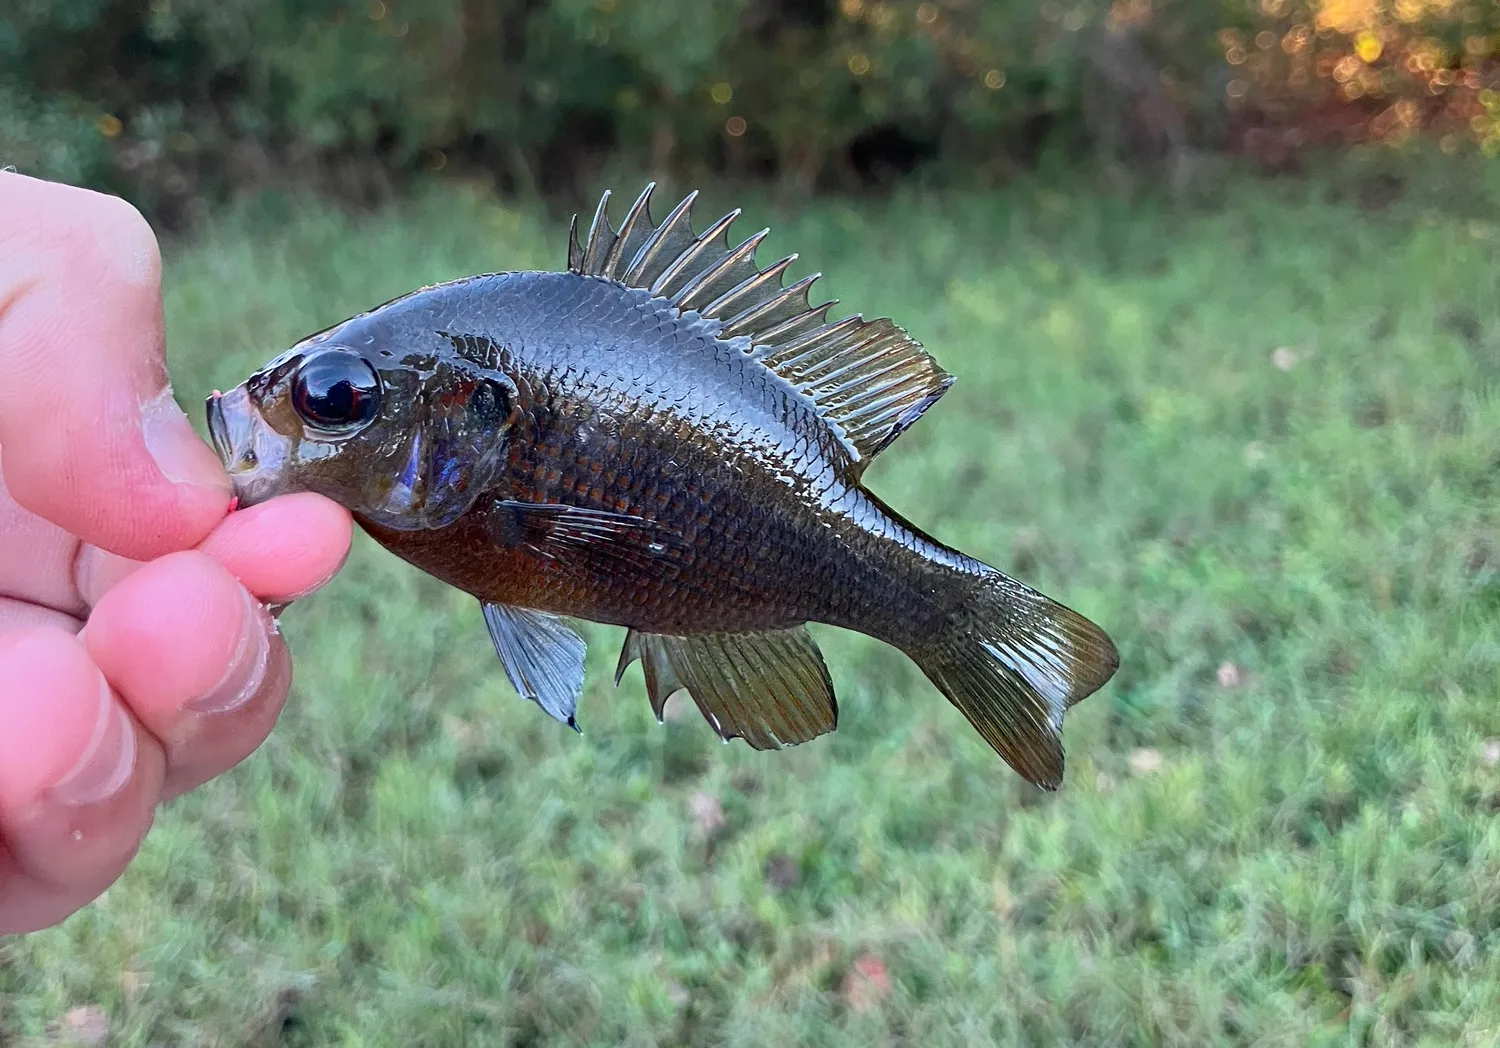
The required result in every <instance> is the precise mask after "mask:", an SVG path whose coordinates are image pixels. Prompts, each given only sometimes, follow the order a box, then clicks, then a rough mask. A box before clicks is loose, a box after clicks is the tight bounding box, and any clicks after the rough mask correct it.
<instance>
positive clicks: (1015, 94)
mask: <svg viewBox="0 0 1500 1048" xmlns="http://www.w3.org/2000/svg"><path fill="white" fill-rule="evenodd" d="M1496 29H1497V15H1496V9H1495V5H1494V4H1491V3H1489V2H1487V0H1260V2H1259V3H1256V4H1254V5H1250V4H1247V3H1245V2H1244V0H1118V2H1116V3H1113V4H1112V5H1106V4H1103V3H1097V2H1092V0H1077V2H1063V0H1044V2H1042V3H1040V4H1037V3H1035V2H1032V0H838V2H836V3H835V2H834V0H358V2H354V0H149V2H141V0H13V2H12V4H11V5H9V6H8V8H7V9H6V11H5V12H3V13H0V162H4V163H11V164H15V165H17V166H18V167H21V168H23V169H25V170H30V171H35V172H37V173H40V174H45V175H49V176H52V177H58V178H65V179H69V180H72V181H83V182H89V183H92V184H96V185H104V186H108V187H110V188H113V189H116V190H119V191H123V192H126V193H127V194H128V195H130V196H131V197H132V198H133V199H134V200H135V201H136V202H137V203H138V204H140V205H141V206H142V207H143V208H145V209H147V210H148V211H151V212H154V213H156V214H157V215H158V216H159V217H165V218H168V219H171V218H174V217H178V216H184V215H188V214H190V213H191V209H192V208H193V207H194V206H198V205H200V204H201V203H202V202H203V201H206V200H211V199H213V198H215V197H218V196H220V195H222V194H223V193H225V192H227V191H231V190H233V189H234V188H236V187H237V186H241V185H245V184H260V183H264V182H265V181H267V180H270V179H274V178H277V177H287V176H290V177H297V178H305V177H314V178H316V179H320V180H322V181H323V182H324V183H325V184H327V185H328V186H329V187H331V188H335V189H337V190H339V191H341V192H344V193H355V194H369V193H372V192H379V191H381V190H382V189H383V188H384V187H385V186H387V185H388V183H389V180H390V179H391V178H392V177H393V176H396V177H399V176H401V175H404V174H406V173H410V172H413V171H417V170H420V169H423V168H430V169H443V168H451V169H454V170H459V169H462V170H470V171H472V170H482V171H485V172H489V173H491V174H493V175H494V176H495V177H497V178H498V179H499V180H500V181H501V182H503V183H504V184H506V185H510V186H521V187H524V188H531V189H538V190H542V191H546V192H556V191H562V192H572V191H574V190H576V189H577V188H578V185H579V184H580V183H581V182H584V181H587V180H588V178H589V177H590V176H591V174H592V173H594V171H595V170H596V167H597V164H598V163H599V161H600V160H601V159H602V158H603V157H605V156H609V155H613V156H619V157H622V158H623V159H625V160H627V161H629V162H632V163H638V164H642V165H646V166H651V167H654V168H655V169H657V170H659V171H662V172H663V173H666V172H676V173H679V174H691V175H697V174H701V173H703V172H708V171H712V172H720V173H728V174H732V175H739V176H750V177H774V178H776V179H778V180H780V181H781V182H783V183H784V184H785V185H786V186H788V187H790V188H792V189H794V190H796V191H799V192H806V191H810V190H812V189H816V188H819V187H826V186H829V185H833V184H848V183H851V182H855V181H860V180H862V181H866V182H868V181H872V180H875V181H879V180H882V179H886V178H889V177H892V176H899V175H900V174H903V173H905V172H907V171H909V170H911V169H912V168H914V167H915V166H916V165H917V164H919V163H921V162H922V161H924V160H934V159H935V160H939V161H942V162H944V163H945V164H947V165H948V168H949V170H950V171H957V170H962V171H964V172H965V173H966V175H968V176H970V177H973V178H978V179H993V178H996V177H1000V176H1002V175H1003V174H1004V172H1005V171H1007V170H1008V169H1009V168H1010V167H1011V166H1013V165H1015V164H1017V163H1028V162H1030V161H1031V160H1033V159H1034V158H1035V156H1036V155H1037V153H1038V151H1039V150H1041V149H1043V148H1046V147H1048V146H1060V147H1079V146H1083V147H1087V148H1092V149H1104V150H1107V151H1109V152H1111V153H1115V154H1120V155H1123V156H1125V157H1126V158H1127V159H1130V160H1132V161H1135V162H1141V161H1149V162H1168V163H1174V164H1175V163H1177V162H1178V161H1180V160H1181V159H1182V158H1183V157H1184V156H1186V155H1188V154H1190V153H1191V152H1193V151H1195V150H1201V149H1207V148H1216V147H1220V146H1225V145H1228V146H1230V147H1233V148H1237V149H1247V150H1249V151H1251V152H1258V153H1267V154H1268V155H1269V154H1272V153H1275V152H1276V150H1278V149H1280V150H1281V151H1283V152H1286V151H1288V150H1290V151H1291V152H1295V151H1296V150H1298V149H1300V148H1301V147H1302V146H1303V145H1305V144H1307V143H1308V142H1312V141H1318V140H1339V141H1343V140H1347V139H1349V138H1353V137H1365V138H1374V139H1378V140H1381V141H1400V140H1402V139H1403V138H1404V137H1408V136H1409V135H1410V134H1411V133H1413V132H1415V131H1416V130H1419V129H1421V128H1424V127H1429V126H1437V125H1441V126H1440V133H1441V134H1443V135H1445V136H1447V137H1445V138H1444V139H1443V141H1444V142H1445V148H1449V147H1451V148H1457V147H1458V146H1459V145H1461V144H1462V143H1463V142H1465V141H1467V142H1479V143H1482V144H1485V148H1488V149H1495V148H1500V132H1497V131H1496V121H1495V119H1494V117H1495V116H1497V115H1500V105H1497V103H1500V95H1496V94H1494V93H1493V92H1492V91H1490V90H1489V88H1490V87H1491V86H1493V85H1491V84H1490V83H1489V79H1488V77H1489V73H1488V69H1489V62H1490V58H1491V54H1492V52H1493V51H1494V50H1495V41H1496ZM1314 117H1316V119H1314ZM1273 159H1274V158H1273Z"/></svg>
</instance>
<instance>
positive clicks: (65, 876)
mask: <svg viewBox="0 0 1500 1048" xmlns="http://www.w3.org/2000/svg"><path fill="white" fill-rule="evenodd" d="M0 724H4V725H5V730H4V731H3V732H0V841H3V842H4V846H5V850H6V852H7V853H8V855H9V858H8V859H7V861H6V863H5V876H6V877H7V881H6V883H5V884H4V885H3V888H4V890H3V891H0V932H19V931H28V930H31V929H33V928H36V927H43V926H45V925H46V924H49V923H52V922H53V921H54V920H55V919H56V918H57V916H58V915H57V913H56V912H55V911H56V908H57V907H59V906H61V907H62V908H63V909H64V910H65V911H66V912H72V910H73V909H77V908H78V907H80V906H82V905H84V904H85V903H87V902H88V901H89V900H90V899H92V898H94V897H95V896H96V895H98V894H99V892H101V891H103V890H104V889H105V888H106V887H108V886H109V885H110V884H111V883H113V881H114V880H115V879H116V878H117V877H118V876H119V875H120V873H121V871H123V870H124V868H125V865H126V864H127V863H128V862H129V861H130V859H131V857H132V856H134V854H135V852H136V850H137V848H138V847H139V846H140V842H141V840H142V838H144V836H145V834H146V831H147V830H148V829H149V828H150V825H151V816H152V812H153V811H154V810H155V806H156V802H157V799H158V797H159V796H160V793H161V782H162V772H163V760H162V753H161V749H160V747H159V746H158V745H157V744H156V742H155V741H154V740H153V739H152V738H151V737H150V736H149V735H147V734H146V733H145V732H143V731H141V730H140V728H139V726H138V725H137V724H136V722H135V720H134V719H133V718H132V717H131V716H130V713H129V711H128V710H126V708H125V707H124V705H122V704H121V703H120V701H119V699H118V698H117V697H116V696H115V695H114V694H113V692H112V691H111V690H110V688H109V687H108V685H107V684H106V683H105V681H104V678H103V676H102V675H101V674H100V672H99V670H98V669H97V668H96V667H95V666H94V665H93V663H92V662H90V661H89V658H88V655H87V653H86V652H85V650H84V647H83V645H82V644H80V643H79V641H78V639H77V638H76V637H73V636H70V635H69V634H67V633H65V632H63V631H61V630H57V629H52V628H45V627H44V628H39V629H27V630H18V631H15V632H13V633H9V634H6V635H4V636H0ZM37 884H44V885H48V886H50V887H51V891H50V892H49V893H47V894H48V896H49V899H47V900H43V901H44V902H45V903H46V904H47V905H46V907H43V910H44V912H38V911H36V910H34V908H33V903H34V902H35V900H34V899H33V897H32V894H30V893H28V892H27V891H26V888H27V887H28V886H31V887H35V886H36V885H37ZM49 907H50V908H49Z"/></svg>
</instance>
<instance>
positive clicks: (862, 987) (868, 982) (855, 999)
mask: <svg viewBox="0 0 1500 1048" xmlns="http://www.w3.org/2000/svg"><path fill="white" fill-rule="evenodd" d="M890 995H891V977H890V974H889V973H888V972H887V971H886V970H885V962H884V961H882V960H881V959H880V958H879V957H876V956H875V955H874V954H873V953H866V954H861V955H860V957H859V959H858V960H857V961H855V962H854V967H853V968H851V969H850V970H849V974H848V975H845V976H844V998H845V999H846V1000H847V1001H848V1002H849V1007H850V1008H853V1009H854V1011H855V1012H856V1013H857V1014H859V1015H863V1014H865V1013H866V1012H868V1011H869V1010H870V1009H871V1008H874V1007H875V1006H876V1005H878V1004H879V1003H880V1002H881V1001H883V1000H885V999H886V998H887V997H889V996H890Z"/></svg>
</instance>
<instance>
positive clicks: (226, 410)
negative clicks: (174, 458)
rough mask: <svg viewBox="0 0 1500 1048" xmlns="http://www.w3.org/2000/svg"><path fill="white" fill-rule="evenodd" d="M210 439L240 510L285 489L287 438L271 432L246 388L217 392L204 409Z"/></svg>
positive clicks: (263, 500) (240, 387)
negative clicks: (284, 466) (283, 466)
mask: <svg viewBox="0 0 1500 1048" xmlns="http://www.w3.org/2000/svg"><path fill="white" fill-rule="evenodd" d="M204 409H205V412H206V414H207V416H208V438H209V441H210V442H211V443H212V444H213V448H214V453H215V454H217V455H218V456H219V461H220V462H222V463H223V464H224V469H225V471H226V472H227V473H228V474H229V480H230V483H231V484H232V485H233V487H234V496H235V498H237V499H238V500H239V505H240V506H241V507H249V506H253V505H256V504H257V503H260V502H265V501H266V500H267V499H270V498H273V497H275V496H276V495H278V494H280V493H281V490H282V488H283V487H284V486H285V479H286V478H285V477H284V476H283V474H284V470H283V469H282V468H281V467H282V465H283V464H284V462H285V459H286V454H285V448H284V445H285V443H286V442H285V438H282V437H280V436H278V435H277V434H275V433H273V432H271V431H270V429H269V427H267V426H266V424H265V422H264V421H263V420H262V419H261V417H260V412H259V411H258V410H256V407H255V404H254V402H253V401H252V400H251V399H250V395H249V393H248V392H247V391H246V389H245V387H244V386H239V387H237V388H235V389H232V390H230V391H229V392H228V393H220V392H218V391H217V390H215V391H214V394H213V395H212V396H210V397H209V398H208V402H207V403H206V404H205V405H204Z"/></svg>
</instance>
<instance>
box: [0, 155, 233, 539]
mask: <svg viewBox="0 0 1500 1048" xmlns="http://www.w3.org/2000/svg"><path fill="white" fill-rule="evenodd" d="M165 348H166V347H165V334H164V331H163V326H162V304H161V255H160V252H159V249H158V247H157V243H156V237H155V235H154V234H153V233H152V232H151V228H150V226H148V225H147V224H146V221H145V219H143V218H142V217H141V216H140V213H139V212H137V211H136V210H135V208H133V207H131V206H130V205H129V204H128V203H126V202H125V201H123V200H120V199H118V198H116V197H109V196H104V195H102V194H99V193H93V192H89V191H87V190H82V189H76V188H73V187H72V186H64V185H59V184H56V183H52V182H44V181H40V180H38V179H33V178H28V177H26V176H24V175H18V174H14V173H4V172H0V447H3V448H4V449H5V455H4V459H3V468H4V476H5V483H6V486H7V487H9V489H10V492H11V495H12V497H14V498H15V500H16V501H17V502H18V503H20V504H21V505H22V506H24V507H25V508H27V509H29V510H31V511H32V512H33V513H35V514H37V515H38V516H41V517H45V518H46V519H48V520H50V521H52V522H53V523H54V524H57V525H58V526H59V527H62V528H65V529H66V530H68V531H70V532H72V533H73V534H75V535H77V536H79V537H80V538H82V539H83V540H84V541H86V542H89V543H92V544H93V545H96V546H99V547H101V548H103V549H106V550H109V551H111V552H113V553H118V554H120V555H122V556H125V557H130V558H132V559H136V560H145V559H150V558H153V557H156V556H160V555H161V554H164V553H168V552H171V551H174V550H181V549H188V548H190V547H192V546H195V545H196V544H197V543H198V542H199V541H200V540H202V539H203V537H204V536H206V535H207V534H208V532H209V531H210V530H211V529H212V528H213V526H214V524H215V523H217V522H218V521H219V520H220V519H221V518H222V517H223V516H224V513H225V510H226V508H227V506H228V500H229V480H228V477H227V476H226V475H225V473H224V470H223V467H222V466H221V465H220V464H219V461H218V458H217V457H216V456H215V455H214V453H213V452H212V450H210V449H209V447H208V446H207V445H206V444H205V443H204V442H203V441H202V440H201V439H200V438H199V437H198V435H197V434H196V433H195V432H194V431H193V428H192V425H191V424H190V423H189V422H188V420H187V416H186V415H185V414H184V413H183V411H182V409H181V408H180V407H178V405H177V403H176V401H175V400H174V399H173V397H172V393H171V389H170V387H169V386H168V384H167V372H166V360H165Z"/></svg>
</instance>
